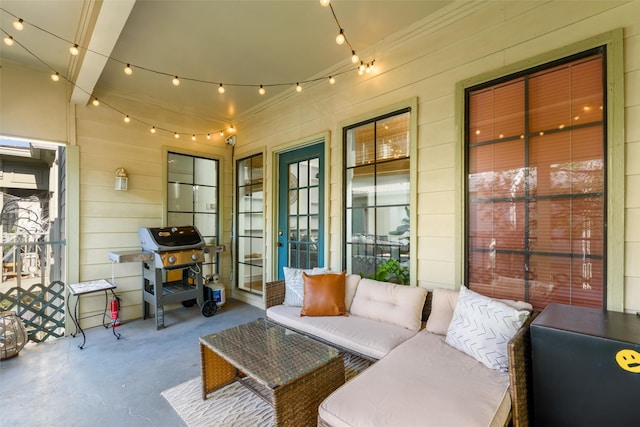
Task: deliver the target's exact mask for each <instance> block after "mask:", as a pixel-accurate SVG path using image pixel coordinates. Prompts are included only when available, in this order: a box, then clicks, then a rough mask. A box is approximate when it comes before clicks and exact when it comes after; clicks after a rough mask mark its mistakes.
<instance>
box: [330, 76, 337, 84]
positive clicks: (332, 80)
mask: <svg viewBox="0 0 640 427" xmlns="http://www.w3.org/2000/svg"><path fill="white" fill-rule="evenodd" d="M329 83H331V84H332V85H333V84H336V79H334V78H333V76H329Z"/></svg>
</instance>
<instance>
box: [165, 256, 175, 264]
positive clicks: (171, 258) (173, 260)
mask: <svg viewBox="0 0 640 427" xmlns="http://www.w3.org/2000/svg"><path fill="white" fill-rule="evenodd" d="M167 261H169V264H175V263H176V261H177V258H176V256H175V255H169V258H168V259H167Z"/></svg>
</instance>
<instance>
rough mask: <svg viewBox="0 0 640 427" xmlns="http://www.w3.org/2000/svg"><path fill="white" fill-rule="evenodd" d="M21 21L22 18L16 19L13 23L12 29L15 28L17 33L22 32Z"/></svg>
mask: <svg viewBox="0 0 640 427" xmlns="http://www.w3.org/2000/svg"><path fill="white" fill-rule="evenodd" d="M23 22H24V21H23V20H22V18H18V20H17V21H14V22H13V28H15V29H16V30H18V31H22V30H23V29H24V25H23Z"/></svg>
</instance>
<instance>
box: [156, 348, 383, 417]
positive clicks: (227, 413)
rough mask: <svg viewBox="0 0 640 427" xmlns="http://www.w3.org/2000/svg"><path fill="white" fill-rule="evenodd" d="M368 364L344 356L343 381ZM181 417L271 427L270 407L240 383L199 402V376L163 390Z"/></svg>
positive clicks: (357, 358) (200, 394)
mask: <svg viewBox="0 0 640 427" xmlns="http://www.w3.org/2000/svg"><path fill="white" fill-rule="evenodd" d="M370 364H371V362H369V361H367V360H365V359H362V358H359V357H357V356H353V355H345V357H344V366H345V379H346V380H347V381H349V380H350V379H352V378H353V377H355V376H356V375H358V374H359V373H360V372H362V371H363V370H364V369H366V368H367V367H369V365H370ZM161 394H162V396H163V397H164V398H165V399H167V401H168V402H169V404H171V406H172V407H173V409H174V410H175V411H176V412H177V413H178V415H180V418H182V420H183V421H184V422H185V423H186V424H187V425H188V426H189V427H208V426H220V427H271V426H273V425H274V422H273V408H272V407H271V406H270V405H269V404H268V403H266V402H265V401H264V400H263V399H261V398H260V397H258V396H257V395H256V394H254V393H253V392H251V391H250V390H249V389H247V388H246V387H244V386H243V385H241V384H238V383H233V384H230V385H228V386H226V387H223V388H221V389H220V390H216V391H214V392H213V393H210V394H209V395H208V397H207V400H202V382H201V379H200V377H197V378H193V379H191V380H189V381H187V382H184V383H182V384H178V385H177V386H175V387H172V388H170V389H168V390H165V391H163V392H162V393H161Z"/></svg>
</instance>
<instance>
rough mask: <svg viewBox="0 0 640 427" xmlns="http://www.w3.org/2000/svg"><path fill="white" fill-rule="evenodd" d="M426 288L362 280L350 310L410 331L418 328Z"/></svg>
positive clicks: (352, 312)
mask: <svg viewBox="0 0 640 427" xmlns="http://www.w3.org/2000/svg"><path fill="white" fill-rule="evenodd" d="M426 297H427V290H426V289H424V288H421V287H415V286H403V285H396V284H394V283H387V282H379V281H377V280H372V279H366V278H364V279H361V280H360V283H359V284H358V289H357V290H356V295H355V297H354V298H353V303H352V304H351V310H350V313H351V314H353V315H356V316H361V317H366V318H368V319H373V320H378V321H380V322H386V323H390V324H393V325H397V326H402V327H403V328H407V329H410V330H412V331H418V330H420V328H421V326H422V324H421V317H422V307H423V306H424V301H425V299H426Z"/></svg>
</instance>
